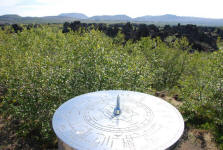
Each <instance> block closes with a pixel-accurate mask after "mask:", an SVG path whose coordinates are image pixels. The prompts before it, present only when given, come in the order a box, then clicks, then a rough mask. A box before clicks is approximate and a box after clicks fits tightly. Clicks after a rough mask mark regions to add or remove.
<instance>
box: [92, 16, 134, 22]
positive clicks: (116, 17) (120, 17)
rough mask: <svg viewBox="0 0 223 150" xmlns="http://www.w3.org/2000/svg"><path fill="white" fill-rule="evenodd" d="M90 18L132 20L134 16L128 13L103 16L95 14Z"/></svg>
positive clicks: (98, 19) (97, 19) (96, 19)
mask: <svg viewBox="0 0 223 150" xmlns="http://www.w3.org/2000/svg"><path fill="white" fill-rule="evenodd" d="M88 19H89V20H95V21H103V20H108V21H131V20H132V18H131V17H129V16H127V15H102V16H93V17H90V18H88Z"/></svg>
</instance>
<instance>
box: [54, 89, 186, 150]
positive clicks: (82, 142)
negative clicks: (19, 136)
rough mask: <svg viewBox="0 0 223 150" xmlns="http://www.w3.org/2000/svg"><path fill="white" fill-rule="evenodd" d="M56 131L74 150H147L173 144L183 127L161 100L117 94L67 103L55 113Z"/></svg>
mask: <svg viewBox="0 0 223 150" xmlns="http://www.w3.org/2000/svg"><path fill="white" fill-rule="evenodd" d="M118 99H119V100H118ZM117 105H118V107H117ZM119 108H120V110H119ZM53 128H54V131H55V132H56V134H57V136H58V137H59V138H60V139H61V140H62V141H63V142H64V143H66V144H68V145H69V146H71V147H73V148H75V149H80V150H92V149H93V150H144V149H148V146H149V147H150V148H149V149H166V148H168V147H169V146H171V145H172V144H174V143H175V142H176V141H177V140H178V139H179V137H180V136H181V135H182V132H183V128H184V123H183V119H182V116H181V115H180V113H179V112H178V111H177V109H175V108H174V107H173V106H172V105H170V104H169V103H167V102H165V101H163V100H161V99H159V98H156V97H153V96H150V95H147V94H143V93H138V92H131V91H119V90H117V91H99V92H93V93H88V94H84V95H81V96H78V97H75V98H74V99H71V100H69V101H67V102H66V103H64V104H63V105H62V106H61V107H60V108H59V109H58V110H57V111H56V113H55V115H54V118H53Z"/></svg>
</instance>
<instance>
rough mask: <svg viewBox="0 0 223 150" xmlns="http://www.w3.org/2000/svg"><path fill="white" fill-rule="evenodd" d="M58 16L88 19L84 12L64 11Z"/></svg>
mask: <svg viewBox="0 0 223 150" xmlns="http://www.w3.org/2000/svg"><path fill="white" fill-rule="evenodd" d="M58 16H63V17H71V18H76V19H88V16H86V15H85V14H82V13H62V14H59V15H58Z"/></svg>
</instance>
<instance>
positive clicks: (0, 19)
mask: <svg viewBox="0 0 223 150" xmlns="http://www.w3.org/2000/svg"><path fill="white" fill-rule="evenodd" d="M75 20H80V21H82V22H92V21H93V22H106V21H109V22H114V23H115V22H134V23H150V24H151V23H153V24H157V23H161V24H171V25H173V24H178V23H181V24H195V25H203V26H223V19H210V18H199V17H182V16H176V15H171V14H166V15H161V16H149V15H147V16H142V17H136V18H131V17H129V16H127V15H101V16H93V17H88V16H86V15H85V14H82V13H62V14H60V15H58V16H45V17H21V16H19V15H16V14H9V15H3V16H0V24H4V23H10V24H12V23H63V22H66V21H67V22H71V21H75Z"/></svg>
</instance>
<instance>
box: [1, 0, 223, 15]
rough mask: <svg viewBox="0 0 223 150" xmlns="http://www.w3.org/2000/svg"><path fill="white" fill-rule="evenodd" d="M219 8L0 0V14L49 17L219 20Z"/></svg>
mask: <svg viewBox="0 0 223 150" xmlns="http://www.w3.org/2000/svg"><path fill="white" fill-rule="evenodd" d="M222 7H223V0H206V1H205V0H110V1H108V0H0V15H4V14H18V15H21V16H51V15H58V14H60V13H71V12H78V13H84V14H86V15H87V16H94V15H115V14H126V15H128V16H130V17H138V16H144V15H163V14H175V15H178V16H195V17H206V18H222V19H223V11H222Z"/></svg>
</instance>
